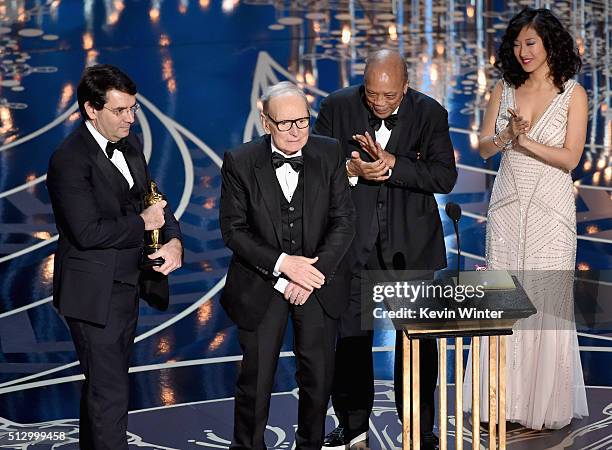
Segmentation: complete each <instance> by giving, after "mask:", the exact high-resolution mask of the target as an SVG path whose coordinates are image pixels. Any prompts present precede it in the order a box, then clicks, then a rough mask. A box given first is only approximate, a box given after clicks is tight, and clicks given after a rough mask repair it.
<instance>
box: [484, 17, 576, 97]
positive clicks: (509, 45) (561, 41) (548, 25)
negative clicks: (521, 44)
mask: <svg viewBox="0 0 612 450" xmlns="http://www.w3.org/2000/svg"><path fill="white" fill-rule="evenodd" d="M526 26H530V27H533V29H534V30H535V31H536V33H538V36H540V39H542V42H543V44H544V48H545V49H546V54H547V62H548V67H549V68H550V76H551V78H552V80H553V83H554V84H555V86H556V87H557V89H559V92H560V93H561V92H563V84H564V83H565V82H566V81H567V80H569V79H570V78H573V77H574V75H576V74H577V73H578V72H579V71H580V68H581V67H582V60H581V59H580V55H579V53H578V50H577V49H576V45H575V44H574V39H573V38H572V35H571V34H569V32H568V31H567V30H566V29H565V28H564V27H563V25H562V24H561V22H560V21H559V19H557V18H556V17H555V15H554V14H553V13H551V12H550V10H548V9H544V8H542V9H533V8H529V7H527V8H525V9H523V10H522V11H521V12H519V13H518V14H517V15H516V16H514V17H513V18H512V19H511V20H510V23H509V24H508V28H506V33H505V34H504V36H503V38H502V43H501V45H500V46H499V49H498V50H497V61H496V62H495V67H496V68H497V69H499V70H500V71H501V72H502V76H503V78H504V80H505V81H506V82H507V83H509V84H511V85H512V86H514V87H515V88H518V87H519V86H521V85H522V84H523V83H524V82H525V81H526V80H527V78H529V74H528V73H527V72H525V71H524V70H523V68H522V67H521V65H520V64H519V62H518V61H517V59H516V57H515V56H514V41H515V40H516V38H517V36H518V35H519V33H520V32H521V30H522V29H523V28H524V27H526Z"/></svg>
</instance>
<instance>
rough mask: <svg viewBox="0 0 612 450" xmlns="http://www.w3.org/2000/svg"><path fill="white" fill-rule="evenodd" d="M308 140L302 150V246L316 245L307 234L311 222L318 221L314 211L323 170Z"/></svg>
mask: <svg viewBox="0 0 612 450" xmlns="http://www.w3.org/2000/svg"><path fill="white" fill-rule="evenodd" d="M310 145H311V144H310V140H309V141H308V142H307V143H306V145H305V146H304V148H303V149H302V156H303V158H304V168H303V169H302V170H303V171H304V173H303V177H304V178H303V181H304V210H303V211H302V237H303V245H304V248H305V249H306V246H307V245H308V244H309V243H316V242H317V239H316V237H314V236H309V234H308V233H309V232H310V230H311V229H312V227H311V226H310V225H311V223H312V221H313V220H318V218H317V217H315V211H317V197H318V195H319V190H320V187H321V184H322V182H323V180H322V179H321V174H322V173H323V170H322V168H321V159H320V158H319V157H317V156H316V154H315V152H313V151H310V150H309V147H310Z"/></svg>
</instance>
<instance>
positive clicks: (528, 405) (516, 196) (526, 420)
mask: <svg viewBox="0 0 612 450" xmlns="http://www.w3.org/2000/svg"><path fill="white" fill-rule="evenodd" d="M576 84H577V83H576V82H575V81H574V80H569V81H567V82H566V83H565V86H564V87H565V90H564V92H563V93H561V94H558V95H557V96H556V97H555V98H554V99H553V101H552V102H551V103H550V105H549V106H548V107H547V109H546V110H545V112H544V113H543V114H542V116H541V117H540V118H539V119H537V120H536V121H535V123H534V124H533V125H532V127H531V130H530V132H529V137H530V138H532V139H534V140H536V141H537V142H539V143H541V144H544V145H547V146H551V147H562V146H563V144H564V141H565V135H566V128H567V116H568V107H569V102H570V98H571V95H572V92H573V90H574V87H575V86H576ZM508 108H514V109H516V100H515V93H514V88H513V87H511V86H509V85H506V84H505V83H504V88H503V92H502V98H501V104H500V109H499V113H498V116H497V120H496V131H497V132H499V131H501V130H503V129H504V128H505V127H506V126H507V124H508V121H509V115H508V113H507V110H508ZM575 261H576V206H575V202H574V195H573V183H572V179H571V175H570V174H569V173H568V172H566V171H564V170H561V169H558V168H556V167H552V166H550V165H548V164H546V163H544V162H543V161H541V160H539V159H537V158H535V157H533V156H528V155H526V154H524V153H522V152H519V151H515V150H514V149H510V150H506V151H504V152H503V153H502V157H501V162H500V168H499V171H498V174H497V176H496V178H495V182H494V185H493V191H492V193H491V200H490V203H489V211H488V216H487V230H486V263H487V269H488V270H495V269H505V270H510V271H517V272H516V274H517V275H518V276H519V279H520V281H521V283H522V285H523V287H524V288H525V290H526V292H527V294H528V295H529V297H530V299H531V300H532V302H533V303H534V305H535V306H536V308H537V310H538V312H537V313H536V314H535V315H533V316H531V317H530V318H528V319H525V320H523V321H520V322H519V323H518V324H517V326H515V328H514V334H513V335H512V336H508V337H507V338H506V339H507V341H506V342H507V353H506V420H509V421H511V422H517V423H520V424H522V425H524V426H525V427H527V428H531V429H534V430H540V429H542V428H549V429H558V428H562V427H564V426H566V425H567V424H569V423H570V421H571V420H572V418H581V417H583V416H586V415H588V408H587V402H586V392H585V387H584V378H583V374H582V365H581V362H580V353H579V348H578V337H577V334H576V326H575V322H574V319H573V317H574V310H573V301H574V298H573V276H574V274H573V270H574V267H575ZM488 350H489V345H488V339H487V338H482V341H481V357H480V368H481V385H480V399H481V411H480V417H481V420H482V421H484V422H486V421H488V420H489V411H488V410H489V405H488V381H487V380H488V367H487V364H485V362H487V361H488ZM471 358H472V355H471V351H470V355H469V357H468V361H467V367H466V373H465V378H464V380H465V381H464V385H463V390H464V393H463V395H464V399H465V402H464V410H465V411H470V410H471V406H472V405H471V389H472V388H471V378H472V373H471V372H472V371H471V364H472V362H471ZM497 417H499V413H498V414H497Z"/></svg>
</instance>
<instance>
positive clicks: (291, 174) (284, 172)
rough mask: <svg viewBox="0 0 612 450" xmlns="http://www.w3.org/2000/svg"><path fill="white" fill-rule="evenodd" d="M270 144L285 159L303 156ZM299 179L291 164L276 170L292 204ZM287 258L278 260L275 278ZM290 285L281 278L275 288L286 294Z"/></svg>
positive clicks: (282, 254) (286, 196)
mask: <svg viewBox="0 0 612 450" xmlns="http://www.w3.org/2000/svg"><path fill="white" fill-rule="evenodd" d="M270 142H271V144H272V151H273V152H276V153H280V154H281V155H282V156H284V157H285V158H295V157H296V156H302V150H299V151H298V152H296V153H294V154H293V155H285V154H284V153H283V152H281V151H280V150H279V149H278V148H277V147H276V146H275V145H274V141H273V140H272V139H270ZM299 178H300V173H299V172H296V171H295V170H293V167H291V164H283V165H282V166H280V167H279V168H278V169H276V179H277V180H278V184H279V185H280V187H281V189H282V191H283V195H284V196H285V198H286V199H287V201H288V202H290V201H291V199H292V198H293V194H294V193H295V189H296V188H297V185H298V180H299ZM285 256H287V254H286V253H284V252H283V253H281V255H280V256H279V257H278V259H277V260H276V264H275V265H274V273H273V275H274V276H275V277H280V275H281V272H280V270H279V269H280V265H281V264H282V262H283V259H285ZM288 284H289V280H287V279H285V278H283V277H280V278H279V279H278V280H277V282H276V284H275V285H274V288H275V289H276V290H277V291H279V292H281V293H283V294H284V293H285V288H286V287H287V285H288Z"/></svg>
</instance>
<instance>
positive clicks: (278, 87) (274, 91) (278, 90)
mask: <svg viewBox="0 0 612 450" xmlns="http://www.w3.org/2000/svg"><path fill="white" fill-rule="evenodd" d="M287 94H293V95H298V96H300V97H302V98H303V99H304V104H305V105H306V110H307V111H308V114H310V105H309V104H308V98H307V97H306V94H305V93H304V91H303V90H301V89H300V88H299V87H297V86H296V85H295V84H293V83H292V82H290V81H281V82H280V83H276V84H273V85H272V86H268V87H267V88H266V89H265V90H264V92H263V95H262V96H261V97H259V101H260V102H261V107H262V111H263V113H264V114H268V106H269V105H270V100H272V99H273V98H274V97H280V96H281V95H287Z"/></svg>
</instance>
